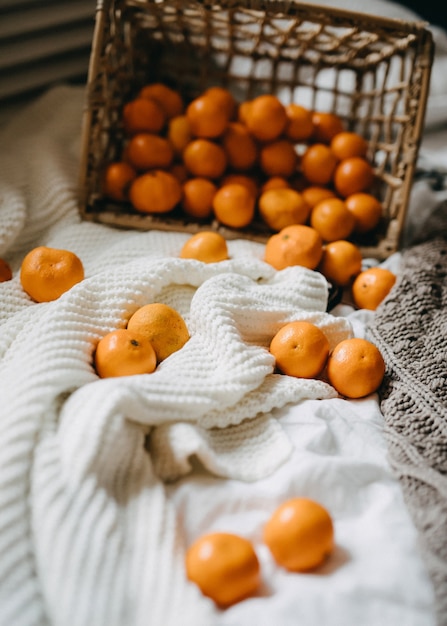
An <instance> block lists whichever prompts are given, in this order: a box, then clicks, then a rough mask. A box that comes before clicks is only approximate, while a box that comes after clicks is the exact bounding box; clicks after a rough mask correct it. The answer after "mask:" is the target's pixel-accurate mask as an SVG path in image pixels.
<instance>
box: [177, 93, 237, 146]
mask: <svg viewBox="0 0 447 626" xmlns="http://www.w3.org/2000/svg"><path fill="white" fill-rule="evenodd" d="M186 117H187V119H188V122H189V125H190V127H191V132H192V134H193V135H194V136H195V137H202V138H204V139H214V138H216V137H220V135H222V134H223V132H224V131H225V129H226V128H227V126H228V123H229V114H228V111H227V110H226V108H225V107H224V106H223V105H222V103H221V102H220V101H219V99H217V98H213V97H211V96H207V95H201V96H198V97H197V98H195V99H194V100H192V102H190V103H189V104H188V106H187V107H186Z"/></svg>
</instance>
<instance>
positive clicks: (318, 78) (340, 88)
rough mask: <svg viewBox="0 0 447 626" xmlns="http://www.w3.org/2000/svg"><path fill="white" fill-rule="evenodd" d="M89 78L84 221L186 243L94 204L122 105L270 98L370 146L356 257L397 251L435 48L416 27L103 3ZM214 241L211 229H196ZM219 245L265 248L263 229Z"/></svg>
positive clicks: (269, 12)
mask: <svg viewBox="0 0 447 626" xmlns="http://www.w3.org/2000/svg"><path fill="white" fill-rule="evenodd" d="M97 8H98V11H97V22H96V30H95V35H94V41H93V47H92V56H91V64H90V72H89V81H88V90H87V106H86V112H85V121H84V136H83V159H82V164H81V193H82V202H81V212H82V215H83V217H84V218H85V219H91V220H96V221H100V222H104V223H109V224H116V225H117V226H123V227H133V228H143V229H147V228H161V229H165V230H166V229H174V230H186V231H188V232H195V231H197V230H199V229H200V228H202V227H203V225H200V224H195V223H192V222H190V221H187V220H185V218H184V217H183V218H181V217H180V218H176V217H175V216H173V217H169V218H168V219H161V218H160V217H154V216H145V215H144V216H143V215H141V214H136V212H135V211H133V210H132V208H131V207H128V206H124V207H123V206H117V205H113V204H112V203H110V202H109V201H107V200H106V199H105V198H103V197H102V195H101V176H102V173H103V170H104V165H105V164H106V163H108V162H110V161H112V160H114V159H115V158H117V156H118V155H119V152H120V150H121V146H122V142H123V140H124V135H123V130H122V126H121V120H120V114H121V109H122V106H123V103H124V102H125V101H127V100H129V99H131V98H132V97H134V96H135V95H136V93H137V92H138V90H139V88H140V87H141V86H143V85H144V84H147V83H150V82H155V81H163V82H166V83H167V84H170V85H171V86H173V87H175V88H177V89H179V90H180V91H181V93H182V94H183V96H184V98H185V101H188V100H190V99H192V98H193V97H195V96H196V95H198V94H199V93H200V92H201V91H203V90H204V89H205V88H206V87H207V86H210V85H223V86H225V87H228V88H230V90H231V91H232V93H233V95H234V96H235V97H236V99H237V100H238V101H243V100H246V99H250V98H253V97H254V96H256V95H259V94H261V93H273V94H276V95H278V96H279V97H280V99H281V100H282V101H283V102H284V103H288V102H297V103H299V104H301V105H303V106H305V107H308V108H311V109H313V110H320V111H330V112H335V113H337V114H338V115H339V116H340V117H341V118H342V119H343V120H344V123H345V126H346V129H348V130H352V131H355V132H358V133H360V134H362V135H363V136H364V137H365V138H366V139H367V140H368V145H369V149H368V159H369V160H370V161H371V163H372V164H373V166H374V169H375V172H376V175H377V180H378V185H377V189H376V190H375V192H376V193H377V195H378V196H379V198H380V200H381V201H382V202H383V206H384V214H383V220H382V222H383V225H382V227H381V229H380V230H379V231H378V233H377V235H376V237H375V240H374V241H367V242H360V247H361V248H362V252H363V253H364V255H365V256H366V255H370V256H375V257H376V258H386V257H387V256H389V254H391V253H392V252H394V251H395V250H396V249H398V246H399V236H400V233H401V230H402V227H403V222H404V218H405V213H406V209H407V204H408V198H409V193H410V188H411V182H412V177H413V173H414V168H415V165H416V160H417V155H418V150H419V144H420V140H421V134H422V129H423V122H424V114H425V106H426V99H427V95H428V88H429V78H430V71H431V65H432V61H433V41H432V38H431V34H430V32H429V31H428V30H426V29H425V26H424V24H423V23H408V22H401V21H397V20H386V19H383V18H378V17H374V16H370V15H366V14H353V13H350V12H346V11H341V10H336V9H333V8H332V9H330V8H328V7H319V6H315V5H305V4H301V3H294V2H290V1H280V0H270V1H255V0H251V1H245V2H236V1H232V0H221V1H220V2H218V3H215V2H205V1H201V0H186V1H185V0H167V1H165V2H160V1H159V0H133V1H131V0H116V1H115V2H113V1H112V0H106V1H105V2H99V4H98V7H97ZM210 227H212V228H216V229H219V230H221V231H222V230H224V229H222V228H221V227H219V225H218V224H211V225H210V224H207V225H206V228H210ZM226 235H227V236H233V237H235V236H241V235H242V236H244V237H248V238H253V239H258V240H261V241H262V240H265V238H266V237H267V236H268V233H267V232H266V229H265V227H263V226H262V225H261V226H259V225H258V226H257V225H256V224H254V225H253V228H249V229H248V228H247V229H244V231H243V233H241V232H234V231H233V232H226Z"/></svg>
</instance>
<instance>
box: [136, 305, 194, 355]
mask: <svg viewBox="0 0 447 626" xmlns="http://www.w3.org/2000/svg"><path fill="white" fill-rule="evenodd" d="M127 329H128V330H131V331H132V332H135V333H138V334H140V335H143V336H144V337H146V339H148V340H149V341H150V342H151V344H152V347H153V348H154V350H155V354H156V355H157V363H160V362H161V361H164V360H165V359H166V358H168V356H170V355H171V354H173V353H174V352H177V350H180V349H181V348H183V346H184V345H185V343H186V342H187V341H188V339H189V331H188V327H187V326H186V323H185V320H184V319H183V317H182V316H181V315H180V313H179V312H178V311H176V310H175V309H173V308H172V307H170V306H168V305H167V304H163V303H161V302H152V303H150V304H145V305H144V306H142V307H140V308H139V309H137V310H136V311H135V313H134V314H133V315H132V316H131V317H130V319H129V321H128V322H127Z"/></svg>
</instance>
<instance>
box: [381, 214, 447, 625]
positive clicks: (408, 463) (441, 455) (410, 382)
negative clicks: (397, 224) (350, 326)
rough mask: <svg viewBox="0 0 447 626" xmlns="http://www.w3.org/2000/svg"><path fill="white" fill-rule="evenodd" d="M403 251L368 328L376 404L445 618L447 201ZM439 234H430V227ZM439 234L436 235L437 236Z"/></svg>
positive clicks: (440, 618)
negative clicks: (381, 370) (376, 354)
mask: <svg viewBox="0 0 447 626" xmlns="http://www.w3.org/2000/svg"><path fill="white" fill-rule="evenodd" d="M430 231H431V237H430V238H429V239H428V240H427V241H425V242H423V243H418V244H417V245H414V246H412V247H411V248H409V249H407V250H406V251H405V252H404V253H403V255H402V268H401V270H402V272H401V275H400V278H399V282H398V284H397V285H396V286H395V288H394V289H393V292H392V295H391V297H389V298H388V299H387V300H386V301H385V302H384V303H383V305H382V306H381V307H380V309H379V310H378V311H377V314H376V316H375V317H374V319H373V320H372V322H371V324H370V328H369V333H370V335H371V337H372V339H373V341H374V342H375V343H376V344H377V345H378V346H379V348H380V350H381V351H382V353H383V355H384V357H385V359H386V363H387V376H386V385H385V386H384V389H383V390H382V403H381V409H382V412H383V414H384V419H385V431H384V433H385V438H386V441H387V444H388V449H389V456H390V460H391V463H392V466H393V468H394V470H395V472H396V474H397V476H398V477H399V480H400V483H401V485H402V489H403V493H404V497H405V500H406V503H407V506H408V508H409V511H410V513H411V515H412V517H413V520H414V523H415V525H416V527H417V528H418V531H419V537H420V545H421V549H422V552H423V556H424V558H425V560H426V564H427V568H428V570H429V572H430V574H431V577H432V580H433V583H434V588H435V593H436V604H437V614H438V623H439V625H445V624H447V204H445V203H444V204H442V205H441V206H440V207H439V209H438V211H437V212H435V213H434V214H433V217H432V219H431V221H430V224H429V226H428V228H427V229H426V230H425V233H421V234H420V237H419V238H420V239H423V238H424V237H427V236H428V235H429V232H430ZM434 232H437V233H441V234H439V235H438V236H433V233H434ZM442 233H443V234H442Z"/></svg>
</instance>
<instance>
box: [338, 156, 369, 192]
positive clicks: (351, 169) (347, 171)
mask: <svg viewBox="0 0 447 626" xmlns="http://www.w3.org/2000/svg"><path fill="white" fill-rule="evenodd" d="M333 182H334V187H335V189H336V191H337V193H338V194H339V195H340V196H342V197H343V198H346V197H347V196H351V195H352V194H354V193H359V192H360V191H367V190H368V189H370V188H371V187H372V184H373V182H374V170H373V167H372V165H371V164H370V163H369V162H368V161H367V160H366V159H365V158H363V157H358V156H354V157H349V158H347V159H343V161H340V162H339V164H338V165H337V167H336V169H335V172H334V178H333Z"/></svg>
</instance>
